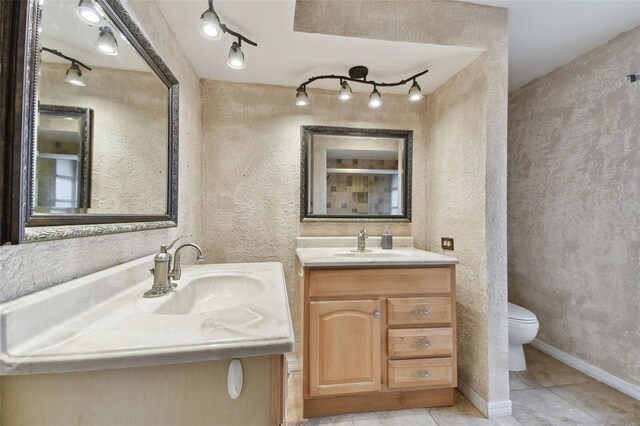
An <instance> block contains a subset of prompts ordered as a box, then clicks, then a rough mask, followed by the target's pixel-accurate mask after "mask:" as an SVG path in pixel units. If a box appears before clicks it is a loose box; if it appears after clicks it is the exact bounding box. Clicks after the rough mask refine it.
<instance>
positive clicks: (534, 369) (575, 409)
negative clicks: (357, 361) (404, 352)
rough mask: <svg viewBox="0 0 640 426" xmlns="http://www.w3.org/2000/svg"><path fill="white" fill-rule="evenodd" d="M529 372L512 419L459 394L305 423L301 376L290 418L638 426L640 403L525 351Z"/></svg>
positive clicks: (514, 382) (355, 423)
mask: <svg viewBox="0 0 640 426" xmlns="http://www.w3.org/2000/svg"><path fill="white" fill-rule="evenodd" d="M525 355H526V357H527V367H528V368H527V370H526V371H522V372H518V373H509V383H510V385H511V401H512V402H513V416H512V417H506V418H501V419H495V420H487V419H485V418H484V416H483V415H482V414H481V413H480V412H479V411H478V410H477V409H476V408H475V407H474V406H473V405H472V404H471V403H470V402H469V401H468V400H467V399H466V398H465V397H464V396H463V395H462V394H460V393H459V392H457V391H456V402H455V405H454V406H453V407H442V408H429V409H427V408H422V409H416V410H402V411H382V412H377V413H365V414H352V415H345V416H333V417H319V418H313V419H302V401H301V400H300V397H299V395H300V388H301V386H302V376H301V372H299V371H296V372H292V373H291V375H290V377H289V393H288V399H287V419H288V422H289V423H288V424H289V425H303V426H321V425H322V426H325V425H326V426H329V425H331V426H378V425H384V426H418V425H419V426H438V425H439V426H450V425H451V426H465V425H470V426H476V425H478V426H481V425H497V426H511V425H514V426H517V425H522V426H537V425H549V426H556V425H624V426H640V401H637V400H635V399H633V398H630V397H628V396H626V395H624V394H622V393H620V392H618V391H617V390H615V389H613V388H610V387H609V386H607V385H605V384H602V383H600V382H598V381H596V380H594V379H592V378H590V377H588V376H586V375H584V374H582V373H581V372H579V371H577V370H575V369H573V368H571V367H569V366H568V365H565V364H563V363H561V362H559V361H557V360H555V359H553V358H551V357H550V356H548V355H546V354H543V353H542V352H540V351H538V350H537V349H534V348H533V347H530V346H525Z"/></svg>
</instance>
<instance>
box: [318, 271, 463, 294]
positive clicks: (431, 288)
mask: <svg viewBox="0 0 640 426" xmlns="http://www.w3.org/2000/svg"><path fill="white" fill-rule="evenodd" d="M451 271H452V269H451V268H448V267H447V268H388V269H348V270H345V269H317V270H311V271H310V275H309V296H310V297H334V296H341V297H348V296H365V295H376V296H400V295H412V294H416V295H422V294H450V293H451V274H452V272H451Z"/></svg>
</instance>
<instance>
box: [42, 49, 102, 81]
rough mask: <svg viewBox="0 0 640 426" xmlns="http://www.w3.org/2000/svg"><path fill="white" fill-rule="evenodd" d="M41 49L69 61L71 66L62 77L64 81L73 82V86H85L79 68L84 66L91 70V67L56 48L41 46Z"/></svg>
mask: <svg viewBox="0 0 640 426" xmlns="http://www.w3.org/2000/svg"><path fill="white" fill-rule="evenodd" d="M42 51H43V52H48V53H51V54H53V55H56V56H58V57H60V58H62V59H66V60H67V61H70V62H71V66H70V67H69V69H68V70H67V73H66V74H65V77H64V81H65V83H69V84H73V85H74V86H81V87H84V86H85V83H84V79H83V78H82V70H81V69H80V67H82V68H85V69H87V70H89V71H91V68H89V67H88V66H86V65H85V64H83V63H82V62H80V61H79V60H77V59H75V58H72V57H71V56H67V55H65V54H64V53H62V52H60V51H58V50H55V49H49V48H48V47H42Z"/></svg>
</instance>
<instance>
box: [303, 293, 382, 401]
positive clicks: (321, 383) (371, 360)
mask: <svg viewBox="0 0 640 426" xmlns="http://www.w3.org/2000/svg"><path fill="white" fill-rule="evenodd" d="M309 305H310V306H309V336H308V337H309V394H310V395H311V396H318V395H336V394H346V393H357V392H369V391H377V390H380V388H381V382H382V377H381V373H380V322H381V321H382V320H381V319H380V315H379V312H380V301H379V300H343V301H326V302H325V301H323V302H310V304H309Z"/></svg>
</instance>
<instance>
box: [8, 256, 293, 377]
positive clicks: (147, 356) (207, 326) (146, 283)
mask: <svg viewBox="0 0 640 426" xmlns="http://www.w3.org/2000/svg"><path fill="white" fill-rule="evenodd" d="M152 258H153V256H148V257H145V258H142V259H138V260H136V261H133V262H128V263H127V264H123V265H119V266H116V267H114V268H109V269H107V270H104V271H100V272H97V273H95V274H91V275H88V276H86V277H81V278H78V279H75V280H72V281H69V282H67V283H64V284H60V285H57V286H54V287H51V288H49V289H47V290H43V291H40V292H37V293H33V294H31V295H27V296H24V297H22V298H19V299H16V300H13V301H10V302H6V303H4V304H0V325H1V327H2V328H1V330H0V331H1V334H0V337H1V340H0V374H2V375H13V374H33V373H52V372H68V371H82V370H99V369H100V370H101V369H111V368H125V367H138V366H150V365H160V364H171V363H181V362H193V361H205V360H216V359H224V358H231V357H249V356H260V355H270V354H284V353H287V352H292V351H293V350H294V348H295V343H294V334H293V327H292V323H291V314H290V311H289V304H288V301H287V292H286V285H285V279H284V272H283V268H282V264H280V263H250V264H222V265H195V266H185V267H183V269H182V279H181V280H180V281H177V282H176V283H177V284H178V289H177V291H179V290H180V286H185V285H186V284H188V282H189V280H190V279H193V277H197V276H198V275H201V274H202V273H203V271H211V270H214V271H216V272H219V271H223V272H239V273H248V274H252V275H253V276H256V277H257V279H260V280H262V282H264V283H266V284H265V289H264V290H263V291H261V292H259V294H256V295H255V297H252V298H250V300H248V301H246V302H244V303H242V304H241V305H239V306H236V307H233V308H226V309H219V310H214V311H209V312H201V313H192V314H188V315H166V314H158V313H153V312H145V311H144V310H141V309H140V308H139V307H138V306H137V304H140V303H146V304H153V303H163V301H164V300H167V299H165V298H170V297H172V296H174V295H175V293H171V294H169V295H166V296H163V297H160V298H157V299H144V302H141V299H142V294H143V293H144V292H145V291H146V290H148V289H149V288H151V284H152V276H151V275H150V274H149V272H148V269H149V268H150V267H152V266H153V261H152ZM147 277H148V278H147ZM147 306H148V305H147Z"/></svg>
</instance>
